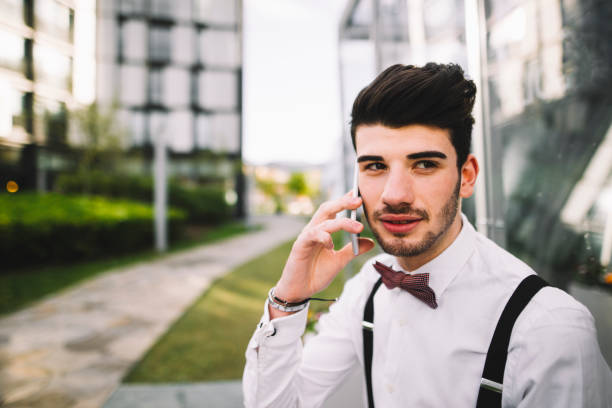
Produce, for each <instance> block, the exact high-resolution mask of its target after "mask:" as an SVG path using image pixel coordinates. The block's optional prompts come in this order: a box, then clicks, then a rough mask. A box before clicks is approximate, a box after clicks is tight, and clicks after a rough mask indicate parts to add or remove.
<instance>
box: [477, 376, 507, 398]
mask: <svg viewBox="0 0 612 408" xmlns="http://www.w3.org/2000/svg"><path fill="white" fill-rule="evenodd" d="M480 386H481V387H482V388H484V389H486V390H489V391H494V392H498V393H500V394H501V393H502V389H503V388H504V385H503V384H500V383H498V382H495V381H491V380H487V379H486V378H482V379H481V380H480Z"/></svg>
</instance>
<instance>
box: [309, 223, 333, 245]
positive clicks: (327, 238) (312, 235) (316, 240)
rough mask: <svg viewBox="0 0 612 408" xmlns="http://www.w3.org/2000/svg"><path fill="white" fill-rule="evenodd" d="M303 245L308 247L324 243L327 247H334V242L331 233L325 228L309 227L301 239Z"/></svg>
mask: <svg viewBox="0 0 612 408" xmlns="http://www.w3.org/2000/svg"><path fill="white" fill-rule="evenodd" d="M301 242H302V245H305V246H307V247H310V246H313V245H323V246H324V247H325V248H328V249H333V248H334V242H333V240H332V237H331V235H330V234H329V233H328V232H326V231H325V230H323V229H320V228H309V229H308V230H307V231H306V234H304V236H303V240H301Z"/></svg>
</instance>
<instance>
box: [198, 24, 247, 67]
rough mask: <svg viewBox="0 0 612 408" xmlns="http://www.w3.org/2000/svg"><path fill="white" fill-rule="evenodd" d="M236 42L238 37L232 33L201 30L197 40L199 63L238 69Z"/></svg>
mask: <svg viewBox="0 0 612 408" xmlns="http://www.w3.org/2000/svg"><path fill="white" fill-rule="evenodd" d="M238 41H239V38H238V35H237V34H236V33H235V32H232V31H219V30H202V32H201V33H200V38H199V51H200V52H199V54H200V62H201V63H202V64H204V65H211V66H215V67H227V68H236V67H238V66H239V65H240V49H239V46H238Z"/></svg>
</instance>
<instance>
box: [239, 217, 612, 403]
mask: <svg viewBox="0 0 612 408" xmlns="http://www.w3.org/2000/svg"><path fill="white" fill-rule="evenodd" d="M375 261H380V262H382V263H384V264H386V265H389V266H392V267H393V268H394V269H396V270H400V269H401V268H400V267H399V265H398V262H397V260H396V259H395V257H393V256H391V255H388V254H382V255H379V256H376V257H375V258H373V259H371V260H370V261H368V262H366V263H365V265H364V266H363V268H362V270H361V271H360V272H359V273H358V274H357V275H355V277H353V278H352V279H350V280H349V281H348V282H347V283H346V284H345V287H344V291H343V293H342V296H341V297H340V300H339V301H338V302H336V303H335V304H334V305H332V306H331V308H330V312H329V313H328V314H325V315H323V316H322V317H321V319H320V321H319V323H318V327H317V329H318V335H317V336H315V337H313V338H312V339H310V340H309V341H308V342H307V344H306V346H305V347H304V348H302V342H301V335H302V334H303V333H304V328H305V324H306V317H307V310H303V311H300V312H298V313H295V314H293V315H290V316H286V317H282V318H278V319H274V320H273V321H270V318H269V315H268V306H267V304H266V306H265V307H264V316H263V318H262V320H261V322H260V323H259V325H258V328H257V329H256V331H255V333H254V335H253V337H252V339H251V341H250V342H249V345H248V348H247V351H246V358H247V363H246V367H245V370H244V377H243V391H244V396H245V405H246V406H247V407H282V408H288V407H318V406H320V405H321V404H322V403H323V402H324V401H325V399H326V398H327V397H328V396H329V395H330V394H331V392H332V391H333V390H334V389H335V387H336V386H338V385H339V384H340V383H341V382H342V381H343V380H344V378H345V377H346V375H347V374H348V373H350V372H351V369H352V368H353V365H354V364H360V365H361V366H363V364H364V363H363V338H362V326H361V322H362V320H363V310H364V307H365V303H366V301H367V298H368V296H369V294H370V292H371V290H372V287H373V285H374V283H375V282H376V281H377V280H378V279H379V277H380V275H379V274H378V273H377V272H376V271H375V270H374V268H373V267H372V264H373V263H374V262H375ZM412 273H429V274H430V275H429V284H430V286H431V287H432V289H433V290H434V291H435V293H436V299H437V302H438V308H437V309H431V308H430V307H429V306H427V305H426V304H425V303H423V302H422V301H420V300H419V299H417V298H415V297H414V296H412V295H411V294H410V293H408V292H406V291H403V290H402V289H400V288H395V289H392V290H389V289H387V288H386V287H385V286H384V285H382V286H381V287H380V289H379V290H378V292H377V293H376V296H375V298H374V324H375V328H374V347H373V349H374V352H373V362H372V386H373V392H374V403H375V405H376V406H377V407H385V408H388V407H418V408H426V407H435V408H441V407H453V408H461V407H466V408H468V407H469V408H473V407H475V406H476V399H477V396H478V391H479V385H480V379H481V376H482V370H483V367H484V362H485V356H486V353H487V350H488V348H489V344H490V342H491V338H492V336H493V331H494V330H495V326H496V325H497V321H498V319H499V316H500V315H501V312H502V310H503V308H504V306H505V305H506V302H507V301H508V299H509V298H510V296H511V295H512V293H513V292H514V290H515V288H516V287H517V285H518V284H519V283H520V282H521V280H522V279H523V278H524V277H526V276H527V275H530V274H533V273H534V272H533V270H532V269H531V268H529V266H527V265H526V264H524V263H523V262H522V261H520V260H519V259H517V258H516V257H514V256H512V255H511V254H510V253H508V252H507V251H505V250H504V249H502V248H500V247H498V246H497V245H496V244H495V243H493V242H492V241H490V240H489V239H487V238H486V237H485V236H483V235H482V234H480V233H477V232H476V231H475V230H474V228H473V227H472V225H470V223H469V222H468V220H467V218H465V216H464V217H463V227H462V230H461V232H460V234H459V235H458V237H457V239H456V240H455V241H454V242H453V243H452V244H451V245H450V246H449V247H448V248H447V249H446V250H445V251H444V252H443V253H442V254H440V255H439V256H438V257H436V258H435V259H433V260H432V261H430V262H428V263H427V264H425V265H423V266H422V267H420V268H419V269H417V270H415V271H413V272H412ZM364 383H365V380H364ZM503 386H504V392H503V394H502V406H503V407H504V408H509V407H517V408H519V407H520V408H525V407H533V408H548V407H554V408H578V407H585V408H611V407H612V372H611V371H610V368H609V367H608V365H607V364H606V362H605V360H604V359H603V357H602V355H601V351H600V349H599V345H598V344H597V339H596V333H595V326H594V322H593V317H592V316H591V314H590V313H589V311H588V310H587V309H586V308H585V307H584V306H583V305H582V304H580V303H579V302H577V301H576V300H575V299H574V298H572V297H571V296H570V295H568V294H567V293H565V292H563V291H561V290H559V289H556V288H552V287H545V288H543V289H542V290H540V292H538V293H537V294H536V295H535V297H534V298H533V299H532V300H531V302H530V303H529V304H528V305H527V307H526V308H525V310H524V311H523V313H521V315H520V316H519V317H518V319H517V321H516V324H515V326H514V329H513V331H512V336H511V338H510V347H509V352H508V359H507V363H506V368H505V373H504V382H503ZM363 399H364V401H367V397H366V395H365V387H364V395H363ZM364 406H367V402H366V403H364Z"/></svg>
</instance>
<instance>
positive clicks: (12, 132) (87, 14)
mask: <svg viewBox="0 0 612 408" xmlns="http://www.w3.org/2000/svg"><path fill="white" fill-rule="evenodd" d="M93 4H94V3H93V2H92V1H87V0H85V1H80V2H78V5H77V3H75V2H73V1H55V0H37V1H36V2H33V1H23V0H2V1H1V2H0V10H2V12H0V42H1V43H2V51H1V52H0V94H1V95H2V98H0V174H1V175H2V177H1V178H2V181H3V185H4V184H6V182H7V181H8V180H19V184H20V187H22V188H26V189H28V188H29V189H32V188H39V189H41V190H44V189H46V188H47V185H48V182H49V172H52V171H54V170H60V169H62V168H64V167H65V165H66V163H65V156H66V149H67V145H68V143H69V139H70V125H69V115H68V111H69V110H71V109H74V108H75V107H77V106H78V105H79V104H82V103H87V102H91V100H92V99H93V69H92V68H93V65H94V63H95V59H94V53H93V44H88V43H87V36H86V35H85V36H81V37H77V36H76V35H75V30H77V29H78V30H80V31H79V32H82V31H83V30H82V28H83V27H86V26H87V25H88V24H89V26H90V27H94V25H93V23H94V21H92V20H93V17H94V9H93ZM77 27H78V28H77ZM90 38H92V37H90Z"/></svg>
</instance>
